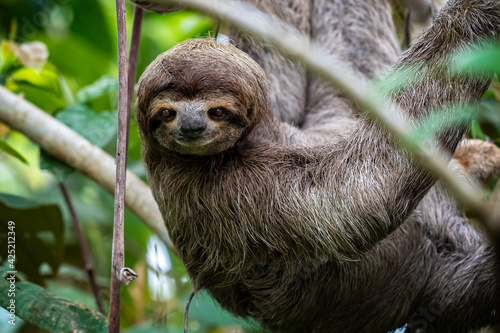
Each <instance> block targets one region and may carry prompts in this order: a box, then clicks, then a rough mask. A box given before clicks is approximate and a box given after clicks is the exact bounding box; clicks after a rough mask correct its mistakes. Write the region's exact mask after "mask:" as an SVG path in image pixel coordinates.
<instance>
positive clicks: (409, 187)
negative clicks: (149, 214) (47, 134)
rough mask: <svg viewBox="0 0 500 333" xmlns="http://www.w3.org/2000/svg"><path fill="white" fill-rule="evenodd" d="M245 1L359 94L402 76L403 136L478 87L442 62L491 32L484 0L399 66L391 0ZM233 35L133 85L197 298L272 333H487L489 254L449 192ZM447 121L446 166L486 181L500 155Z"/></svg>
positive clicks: (299, 70)
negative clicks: (303, 39)
mask: <svg viewBox="0 0 500 333" xmlns="http://www.w3.org/2000/svg"><path fill="white" fill-rule="evenodd" d="M254 3H255V4H256V5H257V6H258V7H260V8H261V9H263V10H265V11H267V12H270V13H272V14H274V15H276V16H277V17H278V18H280V19H282V20H284V21H285V22H287V23H289V24H291V25H293V26H295V27H296V29H297V30H298V31H300V32H301V33H304V34H308V35H309V36H311V39H312V40H314V41H315V42H317V43H321V44H322V45H324V46H325V47H326V48H327V50H328V51H329V52H331V54H335V55H336V56H337V57H339V58H341V59H344V60H345V61H346V62H347V63H348V64H349V66H352V69H353V71H355V72H356V73H357V75H358V76H359V80H360V82H365V81H368V80H371V79H373V78H374V77H375V76H376V75H380V74H381V73H383V72H384V71H386V70H388V69H389V68H390V66H392V69H391V71H392V72H391V73H397V72H398V69H400V68H408V67H411V68H414V69H415V70H416V71H417V72H418V73H419V74H418V79H416V80H414V81H412V83H411V84H410V85H409V86H405V87H402V88H400V89H397V90H394V91H391V92H390V93H388V95H389V96H388V97H389V98H391V99H392V101H393V102H394V103H395V104H396V105H398V106H399V108H398V110H399V111H398V110H396V111H395V112H404V113H405V115H406V116H407V119H410V121H411V122H412V123H414V124H418V123H419V122H420V121H421V120H422V119H423V118H424V117H425V116H427V115H429V114H430V113H432V112H439V110H443V108H445V107H446V106H450V105H453V106H456V105H458V106H463V105H470V104H471V103H472V104H473V103H477V102H478V101H479V100H480V99H481V96H482V94H483V92H484V91H485V90H486V89H487V87H488V85H489V82H490V78H489V77H487V76H485V75H480V76H477V75H469V74H463V75H462V74H456V73H453V72H451V71H450V70H449V61H448V60H449V54H450V52H451V51H452V50H455V49H457V48H458V49H460V48H464V47H465V46H467V45H470V44H471V43H475V42H479V41H483V40H485V39H487V38H490V37H495V36H497V35H498V33H500V2H499V1H497V0H450V1H449V3H448V4H447V6H445V7H444V8H443V10H442V12H441V13H440V14H438V15H437V17H436V19H435V22H434V24H433V25H432V26H431V27H430V28H429V29H428V30H427V31H426V32H425V33H424V34H423V35H422V36H421V37H420V38H419V39H418V40H417V41H416V42H414V44H413V45H412V46H411V47H410V48H409V50H407V51H406V52H405V53H404V54H402V55H400V51H399V47H398V45H397V39H396V37H395V33H394V27H393V23H392V19H391V10H390V6H389V5H388V4H387V3H386V1H383V0H370V1H364V0H343V1H336V0H314V1H300V0H289V1H287V2H283V1H272V0H266V1H264V0H262V1H259V0H255V1H254ZM232 37H233V40H234V41H235V43H236V44H237V45H238V46H239V48H237V47H235V46H233V45H232V44H222V43H220V42H218V41H216V40H213V39H210V38H206V39H194V40H187V41H185V42H183V43H181V44H179V45H177V46H175V47H173V48H172V49H170V50H168V51H166V52H165V53H163V54H161V55H159V56H158V57H157V59H156V60H154V61H153V62H152V63H151V64H150V65H149V66H148V68H147V69H146V70H145V72H144V73H143V74H142V76H141V79H140V82H139V86H138V91H137V98H136V118H137V124H138V127H139V133H140V136H141V141H142V150H143V156H144V161H145V166H146V170H147V176H148V181H149V184H150V186H151V189H152V192H153V195H154V197H155V199H156V201H157V203H158V206H159V208H160V211H161V213H162V215H163V218H164V220H165V224H166V226H167V229H168V231H169V234H170V236H171V238H172V241H173V242H174V244H175V246H176V249H177V251H178V255H179V256H180V258H181V259H182V261H183V263H184V264H185V266H186V269H187V271H188V273H189V276H190V278H191V281H192V283H193V286H194V288H195V290H200V289H206V290H207V291H208V292H209V293H210V295H211V296H213V297H214V298H215V299H216V300H217V301H218V302H219V303H220V304H221V305H222V307H224V308H226V309H228V310H229V311H230V312H232V313H233V314H235V315H237V316H240V317H244V318H254V319H256V320H257V321H258V322H260V323H261V324H262V325H263V327H265V328H266V329H269V330H271V331H274V332H342V333H350V332H387V331H391V330H394V329H396V328H398V327H401V326H404V325H406V327H407V332H417V331H418V332H454V333H456V332H470V331H473V330H478V329H480V328H482V327H485V326H488V325H491V324H493V323H494V322H495V313H494V306H495V299H494V295H495V289H496V288H497V282H496V281H497V280H498V279H497V278H496V272H495V262H496V260H497V259H498V256H497V254H496V253H495V251H494V248H493V246H492V245H491V244H490V243H489V242H488V241H487V239H486V237H485V236H484V235H483V234H482V233H481V232H477V231H475V230H474V229H473V228H472V226H471V224H470V223H469V221H468V219H467V218H466V217H465V216H464V213H463V211H462V209H461V208H460V206H459V205H458V204H457V203H456V202H455V200H454V199H453V198H452V196H451V195H450V194H449V193H448V192H447V190H446V189H445V188H444V187H443V186H442V185H441V184H440V183H439V182H437V180H436V178H435V177H434V176H432V175H431V174H430V173H429V172H427V171H425V170H424V169H422V168H421V166H420V163H419V161H418V160H417V159H414V158H412V156H411V155H410V154H409V153H408V152H407V151H406V150H404V149H403V148H401V147H400V145H399V143H398V142H397V140H395V139H394V138H393V137H392V136H391V135H390V134H388V133H387V132H385V131H384V130H383V129H381V128H380V127H379V126H378V124H377V123H376V121H375V120H373V119H371V118H369V117H365V116H362V115H361V114H360V112H359V110H358V109H357V107H356V105H355V104H353V103H351V102H349V101H348V100H346V99H345V98H344V97H343V96H342V95H341V94H340V93H339V92H338V91H336V90H335V88H334V87H332V86H331V85H329V84H328V83H327V82H325V81H324V80H323V79H321V78H318V77H315V76H313V75H310V73H308V71H307V70H306V69H305V68H303V67H302V66H301V65H300V64H296V63H294V62H292V61H291V60H290V59H289V58H287V56H286V55H281V54H279V53H277V52H276V51H275V50H274V49H273V47H272V46H271V45H266V44H263V43H260V42H258V41H256V40H254V39H253V38H252V37H251V36H248V35H246V34H244V33H239V32H236V31H234V32H233V35H232ZM242 50H243V51H242ZM244 51H245V52H244ZM398 57H399V58H398ZM394 75H397V74H394ZM390 76H391V74H389V77H390ZM445 116H446V113H443V117H445ZM471 117H472V115H471ZM444 123H446V122H444ZM448 123H449V124H451V125H446V126H445V125H443V128H442V129H441V131H440V132H439V134H438V135H436V138H435V139H434V141H433V143H432V144H433V145H435V146H440V147H441V148H442V149H444V150H445V151H447V152H448V153H449V154H450V156H452V155H453V154H455V158H453V159H451V160H450V161H449V168H450V169H453V170H455V171H457V172H461V174H462V175H463V177H466V178H467V179H470V181H474V180H473V178H474V177H475V178H476V179H478V180H480V181H484V180H487V179H488V178H489V177H491V176H493V175H498V174H499V173H500V150H499V149H498V148H496V147H495V146H494V145H492V144H488V143H485V142H480V141H462V139H463V137H464V134H465V133H466V130H467V128H468V127H469V125H470V123H464V124H453V122H448ZM457 147H458V148H457Z"/></svg>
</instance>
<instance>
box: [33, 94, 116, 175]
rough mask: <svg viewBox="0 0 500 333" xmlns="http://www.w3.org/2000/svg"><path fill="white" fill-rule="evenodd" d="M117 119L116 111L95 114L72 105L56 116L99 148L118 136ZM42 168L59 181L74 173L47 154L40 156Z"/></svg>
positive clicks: (82, 106)
mask: <svg viewBox="0 0 500 333" xmlns="http://www.w3.org/2000/svg"><path fill="white" fill-rule="evenodd" d="M94 92H95V91H94ZM117 117H118V113H117V112H116V111H103V112H95V111H94V110H92V109H90V108H89V107H88V106H86V105H83V104H73V105H70V106H68V107H66V108H65V109H64V110H62V111H60V112H59V113H58V114H57V115H56V119H58V120H59V121H61V122H62V123H63V124H65V125H66V126H68V127H69V128H71V129H73V130H74V131H76V132H77V133H79V134H80V135H82V136H83V137H85V138H86V139H87V140H89V141H90V142H92V143H93V144H95V145H96V146H98V147H103V146H105V145H106V144H108V143H109V142H110V141H111V140H112V139H113V138H114V137H115V136H116V131H117V125H116V124H117V121H118V119H117ZM40 168H41V169H46V170H49V171H50V172H52V173H53V174H54V175H55V176H56V178H57V180H58V181H63V180H64V179H66V178H67V177H68V176H69V175H70V174H72V173H73V171H74V169H73V168H71V167H69V166H68V165H67V164H65V163H63V162H61V161H59V160H58V159H56V158H54V157H52V156H50V155H48V154H47V153H45V152H44V153H42V154H40Z"/></svg>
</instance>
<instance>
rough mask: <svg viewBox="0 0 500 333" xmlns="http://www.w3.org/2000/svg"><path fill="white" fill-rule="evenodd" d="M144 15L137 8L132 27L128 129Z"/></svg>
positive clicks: (129, 57)
mask: <svg viewBox="0 0 500 333" xmlns="http://www.w3.org/2000/svg"><path fill="white" fill-rule="evenodd" d="M142 13H143V10H142V8H141V7H135V9H134V23H133V25H132V37H131V38H130V51H129V55H128V104H127V112H128V113H129V117H128V120H129V126H128V127H130V112H131V110H132V100H133V97H134V86H135V76H136V74H137V58H138V55H139V42H140V38H141V26H142Z"/></svg>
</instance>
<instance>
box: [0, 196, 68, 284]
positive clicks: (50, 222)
mask: <svg viewBox="0 0 500 333" xmlns="http://www.w3.org/2000/svg"><path fill="white" fill-rule="evenodd" d="M9 221H14V223H15V228H14V231H15V250H16V252H15V254H16V260H15V267H16V269H17V270H19V271H21V272H23V273H25V274H26V275H27V276H28V277H29V278H30V279H31V280H32V281H35V282H39V283H42V282H43V279H42V276H41V274H40V267H41V266H42V264H44V263H47V264H48V265H49V266H50V268H51V269H52V272H54V273H55V272H57V269H58V268H59V265H60V264H61V262H62V259H63V249H64V243H63V235H64V234H63V232H64V222H63V218H62V215H61V210H60V209H59V206H57V205H46V204H40V203H38V202H35V201H32V200H28V199H26V198H23V197H19V196H14V195H9V194H4V193H0V234H1V235H3V236H2V237H0V258H2V259H3V260H6V259H7V258H6V254H7V245H8V244H7V233H8V232H9V231H12V230H9V225H8V222H9Z"/></svg>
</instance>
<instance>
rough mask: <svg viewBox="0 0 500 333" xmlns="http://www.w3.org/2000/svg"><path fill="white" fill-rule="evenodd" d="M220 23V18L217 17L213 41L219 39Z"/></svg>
mask: <svg viewBox="0 0 500 333" xmlns="http://www.w3.org/2000/svg"><path fill="white" fill-rule="evenodd" d="M220 21H221V19H220V17H217V27H216V28H215V35H214V38H215V39H217V37H219V30H220Z"/></svg>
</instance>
